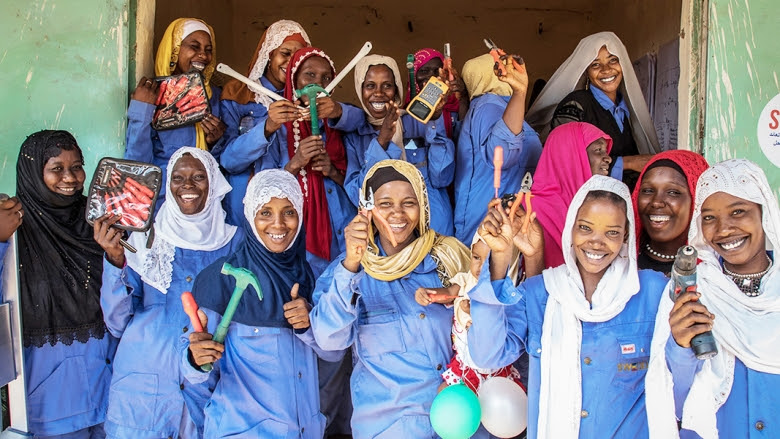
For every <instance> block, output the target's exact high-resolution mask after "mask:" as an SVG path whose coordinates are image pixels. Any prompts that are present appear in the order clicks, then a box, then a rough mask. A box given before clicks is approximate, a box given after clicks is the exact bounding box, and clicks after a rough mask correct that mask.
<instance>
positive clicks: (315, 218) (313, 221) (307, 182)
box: [284, 47, 347, 261]
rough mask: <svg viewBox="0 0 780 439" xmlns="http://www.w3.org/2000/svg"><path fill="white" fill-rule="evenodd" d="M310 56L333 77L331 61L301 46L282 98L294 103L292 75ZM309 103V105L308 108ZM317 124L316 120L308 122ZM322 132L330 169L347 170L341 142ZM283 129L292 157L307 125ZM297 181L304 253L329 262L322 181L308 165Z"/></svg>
mask: <svg viewBox="0 0 780 439" xmlns="http://www.w3.org/2000/svg"><path fill="white" fill-rule="evenodd" d="M313 56H319V57H322V58H325V59H326V60H327V61H328V64H330V69H331V74H333V75H335V74H336V68H335V67H334V66H333V61H331V59H330V57H328V55H326V54H325V52H323V51H322V50H321V49H317V48H316V47H305V48H303V49H300V50H298V51H297V52H295V53H294V54H293V56H292V57H291V58H290V64H289V65H288V68H287V79H286V81H285V88H284V97H285V98H287V99H289V100H291V101H294V100H295V94H294V93H295V89H296V88H297V86H296V84H295V73H296V72H297V71H298V69H299V68H300V67H301V65H302V64H303V62H304V61H306V60H307V59H308V58H311V57H313ZM311 104H312V103H310V105H311ZM311 123H318V121H314V120H313V121H311ZM323 125H324V129H325V150H326V151H327V152H328V156H329V157H330V161H331V163H332V164H333V166H335V167H336V169H338V170H339V171H341V172H346V170H347V156H346V152H345V151H344V143H343V142H342V141H341V133H340V132H339V131H338V130H335V129H333V128H331V127H330V126H328V124H327V122H326V123H325V124H323ZM285 126H286V127H287V152H288V154H289V156H290V158H292V157H293V156H294V155H295V151H296V150H297V149H298V145H297V144H298V142H300V141H301V140H302V139H305V138H307V137H309V136H311V124H310V123H308V122H305V121H294V122H287V123H285ZM298 182H299V183H300V184H301V190H302V191H303V225H304V226H305V227H306V250H307V251H309V253H312V254H314V255H316V256H319V257H321V258H323V259H325V260H327V261H330V241H331V238H332V236H333V231H332V229H331V227H330V214H329V211H328V199H327V197H326V196H325V182H324V180H323V175H322V173H321V172H319V171H314V170H312V168H311V165H310V164H309V165H306V167H305V168H304V169H302V170H301V172H300V173H299V174H298Z"/></svg>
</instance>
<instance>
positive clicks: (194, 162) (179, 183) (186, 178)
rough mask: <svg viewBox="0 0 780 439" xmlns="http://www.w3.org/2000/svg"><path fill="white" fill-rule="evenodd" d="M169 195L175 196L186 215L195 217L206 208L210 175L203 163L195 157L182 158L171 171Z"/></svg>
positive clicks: (180, 208)
mask: <svg viewBox="0 0 780 439" xmlns="http://www.w3.org/2000/svg"><path fill="white" fill-rule="evenodd" d="M169 186H170V190H169V192H168V193H169V194H170V195H173V199H174V200H176V204H178V205H179V210H181V213H183V214H185V215H194V214H196V213H199V212H200V211H202V210H203V208H204V207H206V201H207V200H208V197H209V174H208V173H207V172H206V168H205V167H204V166H203V163H201V162H200V160H198V159H196V158H195V157H193V156H191V155H189V154H185V155H183V156H181V158H180V159H179V160H177V161H176V164H175V165H173V171H171V181H170V182H169Z"/></svg>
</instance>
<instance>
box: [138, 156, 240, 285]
mask: <svg viewBox="0 0 780 439" xmlns="http://www.w3.org/2000/svg"><path fill="white" fill-rule="evenodd" d="M184 154H189V155H191V156H192V157H194V158H196V159H198V160H199V161H200V162H201V163H203V167H204V168H206V174H207V175H208V178H209V193H208V198H207V199H206V205H205V206H204V207H203V210H202V211H200V212H198V213H196V214H193V215H185V214H183V213H182V212H181V209H180V208H179V205H178V204H177V203H176V200H174V199H173V194H172V193H171V191H170V181H171V173H172V172H173V168H174V167H175V165H176V162H177V161H178V160H179V159H180V158H181V157H182V156H183V155H184ZM166 181H167V182H168V199H167V200H166V201H165V202H164V203H163V204H162V206H160V210H159V212H158V213H157V216H156V217H155V219H154V243H153V244H152V248H150V249H147V248H146V242H147V240H148V239H149V233H150V232H146V233H138V232H136V233H133V234H131V235H130V239H129V242H130V244H131V245H132V246H133V247H135V248H136V249H137V250H138V252H137V253H127V254H126V257H127V265H129V266H130V267H132V269H133V270H135V271H136V272H137V273H138V274H139V275H140V276H141V280H143V281H144V282H146V283H147V284H149V285H151V286H153V287H155V288H157V289H158V290H160V292H162V293H163V294H167V293H168V287H170V286H171V278H172V271H173V259H174V255H175V252H176V247H178V248H182V249H187V250H201V251H212V250H217V249H220V248H222V247H224V246H225V245H226V244H227V243H228V242H230V240H231V239H233V235H235V233H236V226H231V225H229V224H226V223H225V211H224V210H223V209H222V199H223V198H224V197H225V194H227V193H228V192H230V190H231V189H232V188H231V187H230V184H228V182H227V180H225V177H224V176H222V173H221V172H220V170H219V165H217V161H216V160H215V159H214V157H213V156H212V155H211V153H209V152H208V151H204V150H202V149H198V148H193V147H190V146H184V147H181V148H179V149H178V150H177V151H176V152H174V153H173V155H172V156H171V159H170V160H169V161H168V178H167V180H166Z"/></svg>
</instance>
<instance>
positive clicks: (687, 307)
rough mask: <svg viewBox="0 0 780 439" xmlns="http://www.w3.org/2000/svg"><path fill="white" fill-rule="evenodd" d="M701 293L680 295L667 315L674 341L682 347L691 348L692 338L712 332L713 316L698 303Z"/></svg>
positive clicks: (690, 292)
mask: <svg viewBox="0 0 780 439" xmlns="http://www.w3.org/2000/svg"><path fill="white" fill-rule="evenodd" d="M700 297H701V293H699V292H698V291H687V292H684V293H682V294H680V296H679V297H677V299H676V300H675V301H674V307H673V308H672V311H671V312H670V313H669V326H670V327H671V328H672V337H674V341H675V342H676V343H677V344H678V345H680V346H682V347H684V348H689V347H691V339H693V337H695V336H697V335H699V334H701V333H704V332H707V331H710V330H712V324H713V320H714V319H715V314H712V313H710V312H709V311H708V310H707V307H706V306H704V305H702V304H701V302H699V298H700Z"/></svg>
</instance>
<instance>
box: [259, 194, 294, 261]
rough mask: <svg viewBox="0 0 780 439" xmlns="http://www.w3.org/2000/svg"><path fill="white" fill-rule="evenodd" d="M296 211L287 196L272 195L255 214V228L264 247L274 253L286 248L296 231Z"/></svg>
mask: <svg viewBox="0 0 780 439" xmlns="http://www.w3.org/2000/svg"><path fill="white" fill-rule="evenodd" d="M298 222H299V219H298V212H297V211H296V210H295V207H293V205H292V203H291V202H290V200H288V199H287V198H276V197H273V198H271V200H270V201H269V202H267V203H265V204H264V205H263V206H262V207H261V208H260V210H258V211H257V213H256V214H255V229H257V234H258V235H259V236H260V239H261V240H262V241H263V244H265V247H266V248H267V249H268V250H269V251H271V252H274V253H281V252H283V251H285V250H287V248H288V247H290V244H292V242H293V240H294V239H295V235H296V233H297V232H298Z"/></svg>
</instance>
